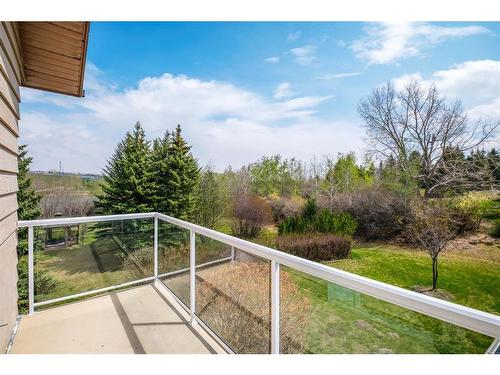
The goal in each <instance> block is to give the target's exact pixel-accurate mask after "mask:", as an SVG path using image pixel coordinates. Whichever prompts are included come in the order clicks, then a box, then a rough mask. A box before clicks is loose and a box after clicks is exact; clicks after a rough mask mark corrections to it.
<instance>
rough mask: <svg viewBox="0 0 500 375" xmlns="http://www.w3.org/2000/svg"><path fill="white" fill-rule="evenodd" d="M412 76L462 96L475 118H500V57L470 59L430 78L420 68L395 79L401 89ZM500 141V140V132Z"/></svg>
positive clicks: (450, 95) (448, 94)
mask: <svg viewBox="0 0 500 375" xmlns="http://www.w3.org/2000/svg"><path fill="white" fill-rule="evenodd" d="M411 80H417V81H420V82H421V83H422V84H423V85H424V86H426V85H430V84H435V85H436V87H437V88H438V89H439V91H440V93H441V94H442V95H444V96H446V97H447V98H448V99H451V100H453V99H460V100H461V101H462V103H463V104H464V107H465V110H466V111H467V113H468V114H469V116H470V117H471V118H473V119H474V118H480V117H481V118H484V119H491V120H495V121H499V120H500V60H496V61H495V60H475V61H466V62H464V63H461V64H456V65H453V66H451V67H450V68H449V69H446V70H438V71H436V72H434V73H433V74H432V75H431V76H430V77H429V78H427V79H426V78H424V77H423V76H422V74H421V73H418V72H417V73H413V74H406V75H403V76H401V77H398V78H396V79H394V80H393V81H392V82H393V83H394V86H395V88H397V89H400V88H402V87H403V86H404V85H405V84H406V83H407V82H409V81H411ZM496 142H500V134H498V136H497V140H496Z"/></svg>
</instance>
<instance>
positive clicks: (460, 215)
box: [446, 194, 489, 234]
mask: <svg viewBox="0 0 500 375" xmlns="http://www.w3.org/2000/svg"><path fill="white" fill-rule="evenodd" d="M446 205H447V207H448V210H449V215H450V220H451V222H452V225H453V227H454V229H455V231H456V232H457V234H464V233H466V232H471V231H475V230H477V229H479V226H480V225H481V221H482V220H483V217H484V215H485V213H486V211H487V209H488V207H489V201H488V200H487V199H484V198H481V197H477V196H474V195H472V194H467V195H464V196H463V197H460V198H456V199H451V200H448V201H447V204H446Z"/></svg>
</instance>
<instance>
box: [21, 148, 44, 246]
mask: <svg viewBox="0 0 500 375" xmlns="http://www.w3.org/2000/svg"><path fill="white" fill-rule="evenodd" d="M32 161H33V158H32V157H30V156H28V151H27V150H26V145H22V146H19V156H18V158H17V162H18V173H17V185H18V188H19V190H18V192H17V205H18V209H17V216H18V218H19V220H33V219H37V218H39V217H40V215H41V213H42V209H41V208H40V199H41V196H40V195H38V194H37V193H36V191H35V189H33V187H32V186H31V178H30V177H29V172H30V164H31V162H32ZM27 252H28V240H27V229H26V228H20V229H19V242H18V245H17V253H18V254H19V255H25V254H26V253H27Z"/></svg>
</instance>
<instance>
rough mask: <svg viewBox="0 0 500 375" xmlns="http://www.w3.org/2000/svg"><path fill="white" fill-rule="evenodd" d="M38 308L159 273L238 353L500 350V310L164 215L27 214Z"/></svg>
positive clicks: (33, 299) (165, 288)
mask: <svg viewBox="0 0 500 375" xmlns="http://www.w3.org/2000/svg"><path fill="white" fill-rule="evenodd" d="M19 226H20V227H28V234H29V236H28V237H29V261H28V264H29V296H30V313H33V312H34V310H35V308H40V307H42V306H45V305H50V304H54V303H60V302H63V301H66V300H70V299H75V298H83V297H85V296H88V295H91V294H96V293H101V292H105V291H109V290H112V289H116V288H123V287H128V286H131V285H136V284H140V283H146V282H155V284H156V285H157V286H158V290H161V291H162V292H164V293H169V294H170V295H171V296H172V297H173V298H175V299H176V300H177V301H178V302H179V304H180V305H181V306H182V307H183V308H184V309H186V311H187V312H188V313H189V314H190V315H191V323H192V324H200V325H201V326H202V327H203V328H205V329H206V331H207V332H209V333H210V334H211V335H212V336H213V337H214V338H215V339H216V340H217V341H218V342H219V343H220V344H221V345H223V346H224V347H225V348H226V349H227V350H228V351H232V352H235V353H485V352H490V353H491V352H496V351H497V350H498V344H499V342H500V340H499V338H500V317H498V316H497V315H493V314H490V313H486V312H482V311H478V310H474V309H471V308H468V307H465V306H461V305H457V304H454V303H450V302H447V301H443V300H439V299H436V298H433V297H429V296H426V295H422V294H419V293H415V292H412V291H408V290H405V289H402V288H398V287H395V286H392V285H388V284H384V283H381V282H378V281H375V280H371V279H367V278H364V277H361V276H358V275H354V274H351V273H347V272H344V271H340V270H337V269H334V268H332V267H328V266H325V265H322V264H319V263H315V262H311V261H308V260H306V259H303V258H299V257H295V256H292V255H289V254H286V253H283V252H280V251H276V250H273V249H270V248H267V247H264V246H261V245H257V244H254V243H251V242H248V241H244V240H241V239H238V238H235V237H232V236H228V235H225V234H222V233H219V232H216V231H213V230H210V229H207V228H204V227H201V226H198V225H195V224H192V223H188V222H185V221H182V220H178V219H175V218H172V217H169V216H166V215H163V214H158V213H147V214H137V215H136V214H132V215H113V216H102V217H87V218H71V219H50V220H35V221H21V222H19Z"/></svg>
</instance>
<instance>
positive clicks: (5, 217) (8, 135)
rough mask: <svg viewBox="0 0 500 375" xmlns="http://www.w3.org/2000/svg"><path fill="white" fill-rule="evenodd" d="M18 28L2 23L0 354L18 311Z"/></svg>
mask: <svg viewBox="0 0 500 375" xmlns="http://www.w3.org/2000/svg"><path fill="white" fill-rule="evenodd" d="M16 30H17V26H16V25H15V24H12V23H9V22H1V23H0V353H3V352H4V351H5V349H6V347H7V344H8V341H9V338H10V335H11V332H12V329H13V327H14V324H15V322H16V317H17V314H18V311H17V251H16V246H17V208H18V207H17V196H16V192H17V190H18V185H17V171H18V169H17V154H18V142H17V137H18V135H19V131H18V129H19V128H18V124H17V121H18V119H19V82H20V79H21V66H20V58H21V56H20V49H19V45H18V36H17V35H16V33H17V31H16Z"/></svg>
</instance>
